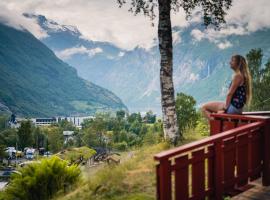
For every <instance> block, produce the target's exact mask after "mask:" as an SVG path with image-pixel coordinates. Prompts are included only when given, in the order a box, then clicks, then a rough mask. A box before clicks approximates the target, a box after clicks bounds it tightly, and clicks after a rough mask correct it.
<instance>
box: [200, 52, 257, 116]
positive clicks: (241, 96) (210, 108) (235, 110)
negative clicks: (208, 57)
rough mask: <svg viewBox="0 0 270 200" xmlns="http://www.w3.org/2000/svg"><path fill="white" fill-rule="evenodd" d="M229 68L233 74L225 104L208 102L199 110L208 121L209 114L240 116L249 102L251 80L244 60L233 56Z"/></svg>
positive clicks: (238, 56) (239, 56)
mask: <svg viewBox="0 0 270 200" xmlns="http://www.w3.org/2000/svg"><path fill="white" fill-rule="evenodd" d="M230 66H231V69H232V70H233V71H234V74H233V78H232V81H231V84H230V87H229V91H228V94H227V97H226V102H218V101H213V102H208V103H206V104H204V105H203V106H202V108H201V109H202V112H203V114H204V116H205V117H206V118H207V119H209V120H210V119H211V113H228V114H242V110H243V107H244V105H245V104H246V103H247V104H249V103H250V101H251V96H252V86H251V84H252V79H251V76H250V72H249V68H248V64H247V62H246V59H245V58H244V57H243V56H241V55H234V56H232V58H231V61H230Z"/></svg>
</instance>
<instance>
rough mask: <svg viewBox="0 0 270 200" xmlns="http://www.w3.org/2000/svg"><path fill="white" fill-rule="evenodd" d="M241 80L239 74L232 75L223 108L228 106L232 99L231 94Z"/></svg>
mask: <svg viewBox="0 0 270 200" xmlns="http://www.w3.org/2000/svg"><path fill="white" fill-rule="evenodd" d="M241 82H242V76H241V74H236V75H234V77H233V80H232V84H231V87H230V88H229V91H228V93H227V97H226V102H225V108H224V109H225V110H226V109H227V108H228V107H229V105H230V103H231V100H232V96H233V94H234V92H235V90H236V89H237V87H238V86H239V85H240V84H241Z"/></svg>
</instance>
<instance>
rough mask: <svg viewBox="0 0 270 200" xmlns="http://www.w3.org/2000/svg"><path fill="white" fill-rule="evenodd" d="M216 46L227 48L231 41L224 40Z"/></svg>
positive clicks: (230, 45)
mask: <svg viewBox="0 0 270 200" xmlns="http://www.w3.org/2000/svg"><path fill="white" fill-rule="evenodd" d="M217 46H218V48H220V49H227V48H229V47H232V43H230V42H229V41H225V42H221V43H219V44H218V45H217Z"/></svg>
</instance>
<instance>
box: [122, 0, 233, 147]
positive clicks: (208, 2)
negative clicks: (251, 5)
mask: <svg viewBox="0 0 270 200" xmlns="http://www.w3.org/2000/svg"><path fill="white" fill-rule="evenodd" d="M117 3H118V4H119V6H120V7H122V6H123V5H124V4H129V11H130V12H132V13H134V14H135V15H136V14H138V13H143V14H144V15H146V16H148V17H149V18H150V19H151V20H152V22H153V20H154V19H155V18H156V14H155V13H156V11H157V10H158V41H159V52H160V58H161V60H160V89H161V106H162V118H163V129H164V137H165V139H168V140H170V141H172V142H173V143H175V142H176V141H177V138H179V136H181V135H179V126H178V122H177V116H176V109H175V95H174V94H175V92H174V84H173V45H172V25H171V11H174V12H179V11H180V10H181V11H182V10H183V12H185V14H186V18H187V20H188V19H189V18H190V17H191V16H192V13H193V11H194V10H195V9H198V10H199V13H201V16H202V19H203V23H204V25H205V26H206V27H207V26H209V25H211V26H214V27H215V28H219V27H220V24H223V23H225V15H226V11H227V10H228V9H229V8H230V7H231V5H232V0H117ZM180 8H182V9H180Z"/></svg>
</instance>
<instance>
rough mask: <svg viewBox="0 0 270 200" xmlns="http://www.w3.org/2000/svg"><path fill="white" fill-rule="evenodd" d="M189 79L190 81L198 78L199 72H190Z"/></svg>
mask: <svg viewBox="0 0 270 200" xmlns="http://www.w3.org/2000/svg"><path fill="white" fill-rule="evenodd" d="M189 80H191V81H192V82H194V81H197V80H199V74H194V73H191V74H190V76H189Z"/></svg>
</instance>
